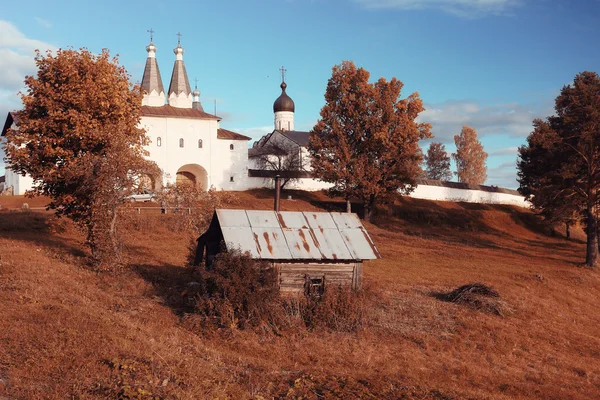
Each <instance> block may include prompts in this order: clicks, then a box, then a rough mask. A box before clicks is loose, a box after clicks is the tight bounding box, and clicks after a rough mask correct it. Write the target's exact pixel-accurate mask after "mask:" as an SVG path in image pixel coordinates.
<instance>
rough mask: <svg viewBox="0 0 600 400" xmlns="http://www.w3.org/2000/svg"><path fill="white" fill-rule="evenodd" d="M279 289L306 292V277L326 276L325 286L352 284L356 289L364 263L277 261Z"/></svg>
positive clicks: (360, 280)
mask: <svg viewBox="0 0 600 400" xmlns="http://www.w3.org/2000/svg"><path fill="white" fill-rule="evenodd" d="M275 267H276V268H277V270H278V273H279V289H280V290H281V291H282V292H297V293H304V285H305V282H306V277H307V276H309V277H312V278H320V277H323V276H325V286H328V285H336V286H337V285H351V286H352V287H353V288H354V289H357V288H359V287H360V285H361V283H362V263H337V264H317V263H306V264H302V263H276V264H275Z"/></svg>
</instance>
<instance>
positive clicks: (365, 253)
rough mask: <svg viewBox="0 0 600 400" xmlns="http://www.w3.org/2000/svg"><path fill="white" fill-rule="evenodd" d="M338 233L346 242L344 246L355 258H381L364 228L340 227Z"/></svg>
mask: <svg viewBox="0 0 600 400" xmlns="http://www.w3.org/2000/svg"><path fill="white" fill-rule="evenodd" d="M340 234H341V235H342V238H343V239H344V242H345V243H346V247H348V250H350V252H351V253H352V255H353V256H354V258H355V259H356V260H375V259H377V258H381V255H380V254H379V251H377V248H376V247H375V245H374V244H373V241H372V240H371V238H370V237H369V234H368V233H367V231H366V230H365V229H364V228H362V227H361V228H360V229H340Z"/></svg>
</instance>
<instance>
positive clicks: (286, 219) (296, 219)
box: [279, 211, 309, 229]
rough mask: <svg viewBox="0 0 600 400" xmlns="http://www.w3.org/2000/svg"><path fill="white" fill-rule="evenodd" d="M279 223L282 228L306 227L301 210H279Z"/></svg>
mask: <svg viewBox="0 0 600 400" xmlns="http://www.w3.org/2000/svg"><path fill="white" fill-rule="evenodd" d="M279 224H280V225H281V227H282V228H283V229H285V228H290V229H302V228H303V229H308V228H309V226H308V223H307V222H306V218H304V215H303V214H302V213H301V212H297V211H281V212H279Z"/></svg>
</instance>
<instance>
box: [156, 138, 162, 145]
mask: <svg viewBox="0 0 600 400" xmlns="http://www.w3.org/2000/svg"><path fill="white" fill-rule="evenodd" d="M156 145H157V146H158V147H160V146H162V139H161V138H160V137H157V138H156Z"/></svg>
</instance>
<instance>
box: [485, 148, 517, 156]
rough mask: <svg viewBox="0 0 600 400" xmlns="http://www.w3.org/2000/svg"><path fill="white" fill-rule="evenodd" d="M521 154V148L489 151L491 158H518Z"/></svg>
mask: <svg viewBox="0 0 600 400" xmlns="http://www.w3.org/2000/svg"><path fill="white" fill-rule="evenodd" d="M518 152H519V148H518V147H505V148H503V149H495V150H491V151H489V152H488V153H489V156H490V157H493V156H515V157H516V156H517V153H518Z"/></svg>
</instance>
